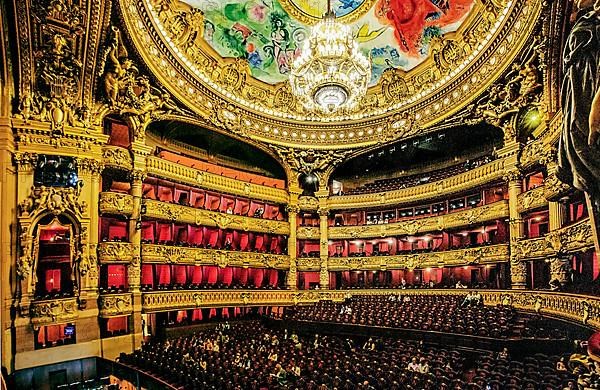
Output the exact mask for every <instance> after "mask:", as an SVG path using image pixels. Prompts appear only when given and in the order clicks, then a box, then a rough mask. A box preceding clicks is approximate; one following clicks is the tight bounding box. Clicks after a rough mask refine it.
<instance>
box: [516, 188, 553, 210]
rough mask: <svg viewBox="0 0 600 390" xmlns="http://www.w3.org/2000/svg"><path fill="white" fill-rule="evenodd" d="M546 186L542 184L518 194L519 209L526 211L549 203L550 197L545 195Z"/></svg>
mask: <svg viewBox="0 0 600 390" xmlns="http://www.w3.org/2000/svg"><path fill="white" fill-rule="evenodd" d="M545 194H546V188H545V187H544V186H543V185H542V186H539V187H536V188H534V189H532V190H529V191H526V192H522V193H521V194H519V195H518V196H517V210H518V212H519V213H524V212H526V211H530V210H533V209H537V208H541V207H544V206H547V205H548V199H546V197H545Z"/></svg>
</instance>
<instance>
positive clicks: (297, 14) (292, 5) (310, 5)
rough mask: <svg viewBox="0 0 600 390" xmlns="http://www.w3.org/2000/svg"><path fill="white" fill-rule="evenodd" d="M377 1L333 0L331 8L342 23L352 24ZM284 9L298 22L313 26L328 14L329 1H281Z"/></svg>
mask: <svg viewBox="0 0 600 390" xmlns="http://www.w3.org/2000/svg"><path fill="white" fill-rule="evenodd" d="M376 1H377V0H332V2H331V7H332V8H333V12H334V13H335V16H336V17H337V19H338V20H339V21H340V22H343V23H351V22H353V21H355V20H357V19H359V18H360V17H361V16H363V15H364V14H365V13H367V11H369V9H371V7H372V6H373V4H374V3H375V2H376ZM279 2H280V3H281V6H282V8H283V9H284V10H285V11H286V12H287V13H288V14H290V15H292V16H293V17H294V18H295V19H297V20H298V21H300V22H302V23H304V24H308V25H312V24H315V23H317V22H318V21H319V20H321V19H322V18H323V15H324V14H325V13H326V12H327V0H279Z"/></svg>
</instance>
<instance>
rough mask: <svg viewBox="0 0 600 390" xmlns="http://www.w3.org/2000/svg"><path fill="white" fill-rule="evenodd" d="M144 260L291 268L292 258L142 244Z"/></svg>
mask: <svg viewBox="0 0 600 390" xmlns="http://www.w3.org/2000/svg"><path fill="white" fill-rule="evenodd" d="M142 261H143V262H144V263H159V264H165V263H166V264H196V265H217V266H219V267H221V268H225V267H252V268H276V269H289V268H290V258H289V256H287V255H274V254H269V253H256V252H240V251H226V250H221V249H203V248H189V247H180V246H167V245H154V244H142Z"/></svg>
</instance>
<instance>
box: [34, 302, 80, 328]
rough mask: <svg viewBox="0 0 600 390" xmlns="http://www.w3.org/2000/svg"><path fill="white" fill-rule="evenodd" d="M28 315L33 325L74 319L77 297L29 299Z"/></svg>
mask: <svg viewBox="0 0 600 390" xmlns="http://www.w3.org/2000/svg"><path fill="white" fill-rule="evenodd" d="M29 315H30V316H31V323H32V325H33V326H40V325H47V324H58V323H65V322H70V321H74V320H76V319H77V317H78V307H77V298H75V297H70V298H60V299H47V300H43V301H31V304H30V307H29Z"/></svg>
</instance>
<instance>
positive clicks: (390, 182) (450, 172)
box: [343, 156, 493, 195]
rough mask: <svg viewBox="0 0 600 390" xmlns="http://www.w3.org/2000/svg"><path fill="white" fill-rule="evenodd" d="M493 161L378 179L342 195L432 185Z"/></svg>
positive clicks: (478, 159)
mask: <svg viewBox="0 0 600 390" xmlns="http://www.w3.org/2000/svg"><path fill="white" fill-rule="evenodd" d="M492 160H493V157H491V156H484V157H480V158H477V159H475V160H467V161H465V162H464V163H462V164H457V165H453V166H451V167H448V168H444V169H440V170H436V171H431V172H425V173H419V174H414V175H408V176H402V177H395V178H391V179H379V180H375V181H373V182H370V183H366V184H363V185H361V186H359V187H356V188H352V189H350V190H348V191H346V192H345V193H344V194H343V195H361V194H372V193H376V192H385V191H394V190H401V189H403V188H408V187H414V186H418V185H421V184H427V183H432V182H434V181H438V180H442V179H446V178H448V177H452V176H456V175H458V174H461V173H463V172H467V171H470V170H472V169H475V168H477V167H480V166H482V165H484V164H487V163H489V162H491V161H492Z"/></svg>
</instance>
